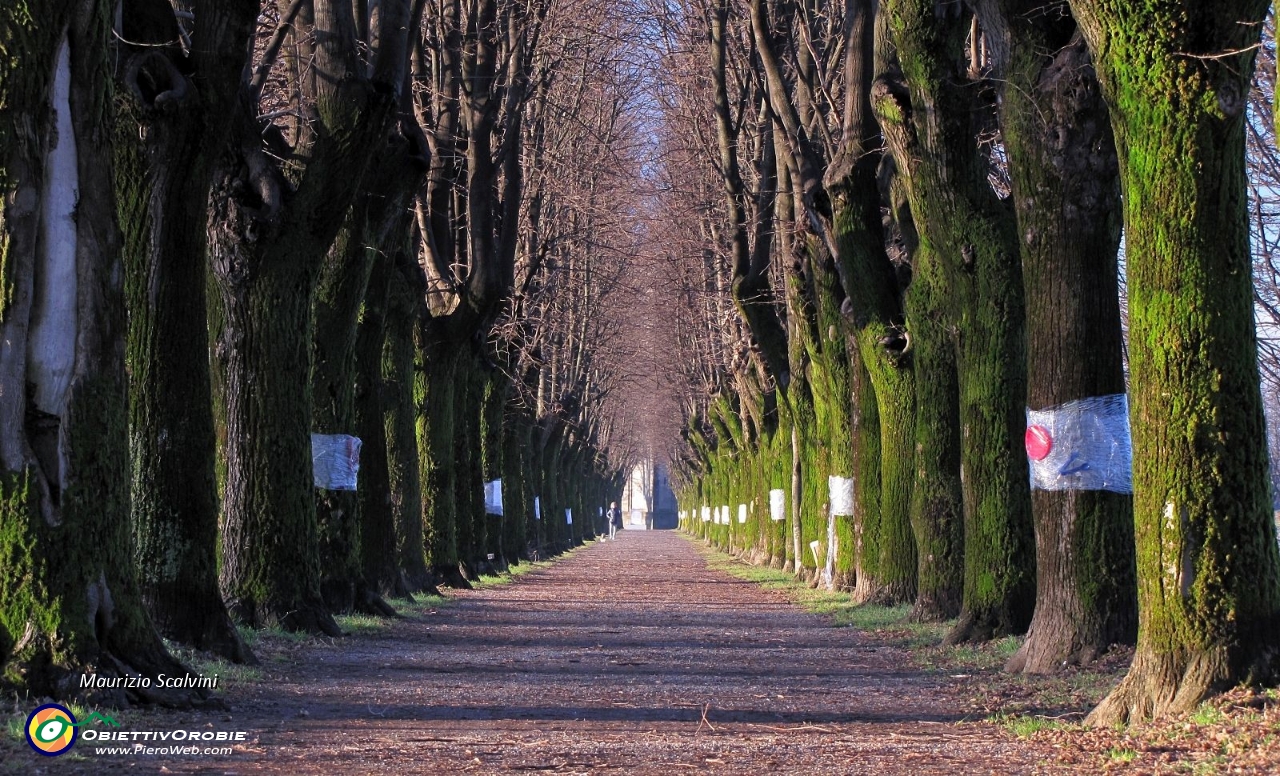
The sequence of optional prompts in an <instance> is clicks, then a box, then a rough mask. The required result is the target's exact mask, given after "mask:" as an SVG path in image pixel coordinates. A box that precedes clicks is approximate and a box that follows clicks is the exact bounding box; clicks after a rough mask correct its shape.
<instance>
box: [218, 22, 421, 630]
mask: <svg viewBox="0 0 1280 776" xmlns="http://www.w3.org/2000/svg"><path fill="white" fill-rule="evenodd" d="M352 11H353V9H352V6H351V5H350V4H346V3H342V2H335V1H334V0H312V2H310V3H307V2H303V1H302V0H294V2H292V3H291V4H290V6H289V7H288V8H287V9H286V10H285V11H284V12H283V13H282V16H281V18H280V20H279V24H278V26H277V30H276V33H275V35H274V36H273V39H272V40H271V42H270V43H269V44H268V46H267V47H266V48H265V49H264V50H263V51H262V53H261V56H260V58H259V61H258V62H257V64H256V65H255V67H254V69H253V71H252V74H251V75H248V77H247V78H246V79H245V80H244V81H242V83H241V84H240V94H239V97H238V99H237V101H236V103H235V110H234V112H233V117H232V122H231V126H230V132H229V133H228V142H227V145H226V147H225V148H224V149H223V153H222V154H221V155H220V162H221V164H220V165H219V166H218V168H217V170H216V171H215V174H214V186H213V195H212V197H211V202H212V213H211V227H210V232H211V234H210V243H211V255H212V269H213V273H212V274H213V278H214V283H213V285H214V287H215V288H216V290H217V299H216V305H217V306H218V309H219V313H220V320H219V321H218V324H219V325H218V331H217V343H216V345H215V358H216V360H217V368H218V372H219V375H220V377H221V380H222V382H223V386H224V387H223V389H222V391H221V395H222V396H223V397H224V400H225V407H224V408H223V411H224V413H225V428H226V439H227V442H226V462H227V479H226V487H225V495H224V504H223V533H222V564H223V565H222V569H221V584H222V588H223V592H224V594H225V595H226V596H227V597H228V599H229V604H230V607H231V611H232V614H233V615H234V616H236V617H237V618H239V619H241V620H242V621H244V622H247V623H250V624H252V625H266V624H272V623H278V624H280V625H282V626H283V627H286V628H290V629H294V630H305V631H312V632H324V633H328V634H331V635H336V634H338V633H339V632H340V631H339V629H338V627H337V625H336V623H334V621H333V618H332V617H331V616H330V614H329V611H328V609H327V607H326V606H325V604H324V602H323V601H322V600H321V597H320V577H321V569H320V558H319V544H318V542H319V538H318V527H317V522H316V511H315V496H314V492H313V491H314V480H313V477H312V471H311V457H310V455H309V452H310V443H309V439H310V436H309V434H310V426H311V422H312V388H311V347H312V333H313V328H314V317H313V299H314V295H315V289H316V283H317V279H318V276H319V272H320V268H321V266H322V264H323V261H324V258H325V256H326V254H327V253H328V251H329V249H330V245H331V244H332V242H333V240H334V238H335V236H336V234H337V231H338V229H339V228H340V226H341V225H342V222H343V217H344V215H345V214H346V212H347V209H348V207H349V206H350V204H351V201H352V198H353V197H354V195H355V192H356V190H357V187H358V184H359V183H360V181H361V179H362V177H363V174H364V171H365V168H366V166H367V164H368V162H369V159H370V158H371V156H372V154H373V152H374V149H377V148H379V147H380V142H379V141H381V140H382V138H384V137H385V136H386V134H387V131H388V128H389V126H390V122H391V121H392V120H393V117H394V108H395V106H396V105H397V99H396V97H397V95H398V94H399V92H400V90H401V89H402V88H403V86H404V84H405V82H406V78H405V75H404V73H405V70H406V68H407V67H408V50H409V45H408V44H409V25H408V24H407V23H406V20H407V19H409V18H410V17H409V13H410V11H409V3H408V0H397V2H393V3H390V4H385V3H384V4H382V5H381V6H380V10H379V13H378V25H376V26H374V27H372V28H371V26H370V24H369V19H368V17H367V16H366V17H362V18H359V19H357V18H356V16H355V15H354V14H353V13H352ZM365 13H366V14H367V13H368V9H367V8H366V9H365ZM295 15H296V18H295ZM317 30H325V31H327V33H328V34H324V35H315V34H313V33H314V31H317ZM370 36H376V45H372V46H369V45H368V44H369V41H370V40H371V37H370ZM362 40H363V42H364V45H365V46H366V48H365V49H361V45H360V42H361V41H362ZM281 50H283V51H284V52H285V54H286V56H284V57H283V59H281V60H280V63H281V68H282V70H283V76H281V82H280V83H279V84H273V88H271V89H265V88H264V87H265V86H266V84H267V81H268V80H269V77H270V74H271V72H272V68H273V65H274V64H275V61H276V56H277V52H279V51H281ZM362 50H367V51H368V52H370V54H369V58H368V59H365V58H363V57H362V55H361V51H362ZM277 86H278V87H279V88H276V87H277ZM264 94H266V95H268V96H269V97H271V98H272V99H273V100H275V101H276V104H278V105H279V108H280V110H279V112H278V113H277V112H267V113H264V114H262V115H259V113H258V111H259V109H260V108H261V99H262V98H263V95H264ZM273 120H274V122H278V123H273Z"/></svg>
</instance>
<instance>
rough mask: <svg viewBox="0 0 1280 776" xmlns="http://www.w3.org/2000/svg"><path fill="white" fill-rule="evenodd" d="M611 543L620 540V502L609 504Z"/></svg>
mask: <svg viewBox="0 0 1280 776" xmlns="http://www.w3.org/2000/svg"><path fill="white" fill-rule="evenodd" d="M608 517H609V541H613V540H615V539H617V538H618V526H620V525H622V513H621V512H619V511H618V502H616V501H610V502H609V513H608Z"/></svg>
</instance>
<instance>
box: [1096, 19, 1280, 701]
mask: <svg viewBox="0 0 1280 776" xmlns="http://www.w3.org/2000/svg"><path fill="white" fill-rule="evenodd" d="M1071 8H1072V11H1073V12H1074V14H1075V17H1076V19H1077V20H1078V22H1079V24H1080V28H1081V30H1082V32H1083V33H1084V37H1085V39H1086V40H1087V41H1088V43H1089V50H1090V52H1091V53H1092V55H1093V59H1094V63H1095V67H1096V68H1097V71H1098V78H1099V81H1100V82H1101V83H1102V88H1103V94H1104V95H1105V97H1106V99H1107V104H1108V107H1109V109H1110V114H1111V123H1112V127H1113V129H1114V131H1115V138H1116V148H1117V151H1118V154H1119V159H1120V181H1121V186H1122V190H1123V196H1124V225H1125V239H1126V251H1125V256H1126V260H1127V263H1128V292H1129V327H1130V329H1129V331H1130V339H1129V364H1130V369H1131V376H1130V385H1131V390H1130V409H1129V412H1130V421H1131V426H1132V434H1133V481H1134V525H1135V538H1136V543H1137V575H1138V577H1137V578H1138V612H1139V620H1138V647H1137V652H1136V654H1135V655H1134V660H1133V664H1132V666H1131V667H1130V669H1129V673H1128V675H1126V677H1125V678H1124V680H1123V681H1122V682H1121V683H1120V685H1119V686H1117V687H1116V688H1115V689H1114V690H1113V691H1112V693H1111V694H1110V695H1109V696H1108V697H1107V698H1106V699H1105V700H1104V701H1103V702H1102V703H1101V705H1099V706H1098V708H1097V709H1095V710H1094V711H1093V713H1092V714H1091V715H1090V716H1089V718H1088V721H1089V722H1091V723H1093V724H1111V723H1113V722H1117V721H1119V722H1123V721H1127V720H1133V721H1138V720H1143V719H1146V718H1149V717H1152V716H1156V715H1161V714H1167V713H1172V712H1178V711H1185V710H1188V709H1191V708H1193V707H1194V706H1195V705H1197V704H1198V703H1199V702H1200V701H1201V700H1202V699H1203V698H1204V697H1205V696H1206V695H1208V694H1209V693H1211V692H1214V691H1216V690H1219V689H1221V688H1224V687H1227V686H1229V685H1231V684H1234V683H1236V682H1238V681H1241V680H1268V679H1274V677H1275V676H1276V664H1275V646H1274V645H1275V644H1276V643H1277V640H1278V639H1280V552H1277V547H1276V542H1275V534H1274V529H1273V527H1272V525H1271V518H1270V503H1269V499H1268V495H1267V494H1268V487H1267V456H1266V445H1265V435H1264V430H1263V429H1264V421H1263V417H1262V405H1261V399H1260V395H1259V389H1258V369H1257V363H1256V347H1255V344H1254V343H1255V334H1254V329H1253V316H1252V314H1251V312H1252V289H1251V287H1250V273H1249V267H1250V255H1249V236H1248V235H1249V233H1248V220H1247V219H1248V213H1247V210H1246V197H1245V178H1244V120H1245V118H1244V113H1245V110H1244V109H1245V102H1246V98H1247V95H1248V90H1249V76H1250V74H1251V73H1252V71H1253V64H1254V49H1255V48H1256V46H1257V44H1258V40H1259V36H1260V35H1261V30H1262V22H1263V19H1264V17H1265V14H1266V11H1267V3H1266V2H1265V0H1236V1H1233V2H1222V3H1214V4H1212V6H1210V5H1208V4H1199V3H1164V4H1159V5H1148V4H1133V3H1122V2H1114V1H1113V0H1072V3H1071Z"/></svg>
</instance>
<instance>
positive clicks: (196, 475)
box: [113, 0, 257, 663]
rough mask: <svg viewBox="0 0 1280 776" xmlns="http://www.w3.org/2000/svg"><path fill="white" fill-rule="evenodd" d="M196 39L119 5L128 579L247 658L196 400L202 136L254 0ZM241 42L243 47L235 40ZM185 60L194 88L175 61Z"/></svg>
mask: <svg viewBox="0 0 1280 776" xmlns="http://www.w3.org/2000/svg"><path fill="white" fill-rule="evenodd" d="M209 11H210V14H211V15H212V17H213V18H210V19H208V22H209V24H208V27H207V28H206V29H208V30H209V31H210V33H209V36H208V39H205V37H206V36H201V40H200V44H201V45H200V46H199V47H198V48H196V49H195V50H194V51H193V52H192V55H191V57H190V58H187V57H184V56H183V55H182V53H181V51H180V50H179V49H177V47H176V46H168V44H169V42H170V41H173V40H176V39H177V37H178V34H179V33H178V25H177V22H176V19H175V17H174V13H173V8H172V7H171V6H170V5H169V3H167V2H163V1H162V0H155V1H154V2H140V3H136V4H131V5H130V6H129V7H128V8H127V9H126V12H125V13H124V15H123V17H122V18H123V21H124V30H123V35H122V36H121V40H122V41H131V42H133V43H136V44H139V45H137V46H134V45H131V44H129V43H124V42H121V43H120V44H118V45H119V51H120V53H121V54H124V55H126V59H125V61H124V64H123V66H122V67H120V68H119V69H118V71H117V78H118V79H119V86H118V88H117V90H116V106H117V111H118V114H117V120H116V133H115V137H114V142H113V148H114V150H115V157H114V161H115V181H116V193H117V206H118V210H119V216H120V224H121V228H122V229H123V231H124V254H125V256H124V258H125V287H126V293H127V296H128V307H129V344H128V352H127V358H128V362H129V374H130V381H129V388H130V436H129V438H130V440H131V448H132V449H131V456H132V464H133V467H132V469H133V471H132V473H133V476H132V486H133V487H132V490H133V507H132V523H133V530H134V537H135V541H136V553H137V567H138V571H139V586H140V588H141V590H142V595H143V599H144V600H145V601H146V604H147V610H148V612H149V613H150V614H151V616H152V618H153V620H154V621H155V623H156V625H157V627H158V628H159V629H160V631H161V632H162V633H163V634H164V635H165V636H166V637H168V638H170V639H173V640H174V641H177V642H179V643H183V644H188V645H190V646H193V647H195V648H197V649H201V650H206V651H210V652H215V653H217V654H219V655H222V656H223V657H225V658H227V659H229V660H232V661H234V662H249V663H253V662H256V660H255V658H254V656H253V653H252V652H250V650H249V649H248V647H246V646H245V644H244V642H243V641H242V640H241V639H240V636H239V634H238V633H237V632H236V630H235V627H234V626H233V625H232V624H231V618H230V617H229V616H228V615H227V608H226V605H225V604H224V603H223V601H222V594H221V592H220V591H219V590H218V570H217V560H216V555H217V541H218V497H217V485H216V482H215V479H214V456H215V450H216V445H215V440H214V431H213V412H212V407H211V403H210V379H209V358H208V350H207V346H206V345H207V341H208V325H207V320H206V318H205V306H206V298H205V288H206V280H207V272H208V264H207V258H206V257H207V254H206V250H207V245H206V239H205V235H206V232H205V222H206V219H207V218H208V207H207V206H208V198H209V186H210V182H211V176H212V165H213V155H214V152H215V151H216V143H214V142H213V141H212V140H210V138H218V137H221V136H223V135H224V134H225V132H226V129H227V123H228V122H227V116H229V111H228V108H229V105H230V104H231V101H232V100H233V99H234V94H235V90H234V85H235V84H236V83H238V81H239V78H240V71H241V70H242V69H243V67H244V61H243V59H244V58H243V57H240V58H235V57H231V58H228V57H225V56H222V57H221V58H220V55H221V54H223V52H224V51H226V50H232V51H235V50H237V49H244V48H245V47H244V45H243V44H244V42H245V41H247V40H248V39H249V37H250V36H251V35H252V31H253V28H254V20H255V17H256V13H257V4H256V3H243V2H241V3H232V4H226V5H222V6H219V7H217V8H210V9H209ZM244 53H247V49H245V52H244ZM192 66H194V67H195V68H196V69H197V70H198V72H199V73H200V75H201V78H200V82H201V84H202V86H201V88H200V89H197V87H196V85H195V83H193V82H192V80H191V79H189V78H188V77H187V76H185V75H183V73H182V69H189V68H191V67H192Z"/></svg>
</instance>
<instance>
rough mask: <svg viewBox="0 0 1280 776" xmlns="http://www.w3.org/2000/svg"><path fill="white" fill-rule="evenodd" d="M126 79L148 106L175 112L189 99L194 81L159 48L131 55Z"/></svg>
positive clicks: (137, 95)
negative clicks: (191, 82)
mask: <svg viewBox="0 0 1280 776" xmlns="http://www.w3.org/2000/svg"><path fill="white" fill-rule="evenodd" d="M124 82H125V84H126V85H127V87H128V88H129V91H130V92H131V93H132V94H133V95H134V97H136V98H137V99H138V100H139V101H140V102H141V103H142V104H143V105H144V106H145V107H146V108H147V109H148V110H151V111H157V112H161V113H171V112H173V111H176V110H177V109H178V107H179V106H180V105H181V104H182V103H183V102H184V101H185V100H186V98H187V95H188V94H189V93H190V85H189V84H188V82H187V78H186V76H184V75H183V74H182V73H180V72H178V68H177V67H175V66H174V64H173V61H172V60H171V59H169V57H168V56H166V55H165V54H163V53H161V52H159V51H145V52H142V53H139V54H134V55H133V56H131V57H130V58H129V63H128V65H127V66H126V67H125V76H124Z"/></svg>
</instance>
